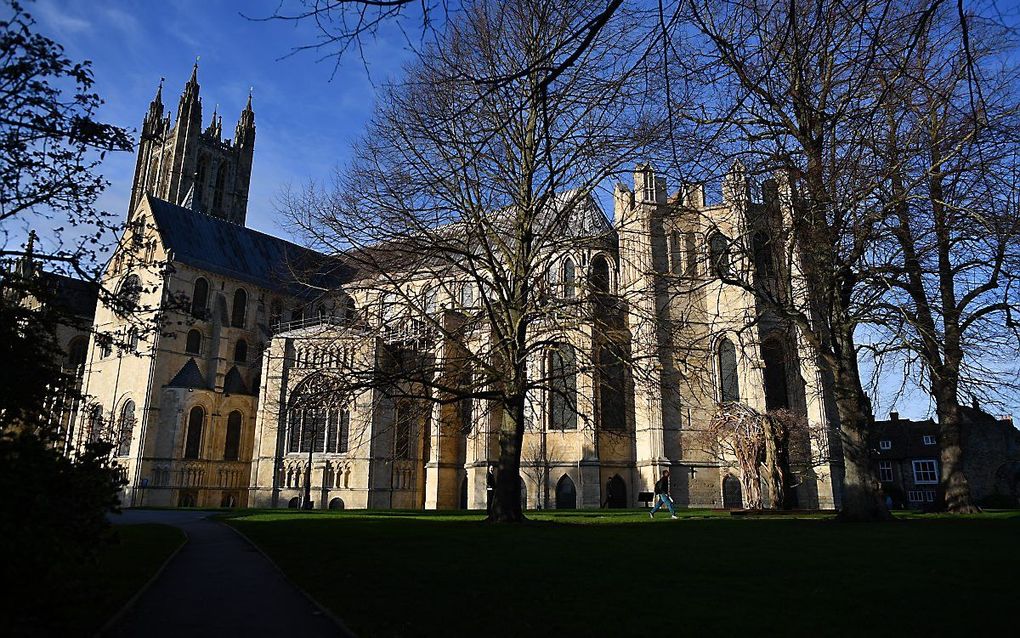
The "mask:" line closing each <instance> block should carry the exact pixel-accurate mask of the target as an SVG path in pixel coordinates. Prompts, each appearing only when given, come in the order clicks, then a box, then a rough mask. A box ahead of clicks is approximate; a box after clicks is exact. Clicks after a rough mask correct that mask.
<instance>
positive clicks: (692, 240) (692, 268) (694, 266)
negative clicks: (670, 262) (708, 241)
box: [684, 233, 698, 277]
mask: <svg viewBox="0 0 1020 638" xmlns="http://www.w3.org/2000/svg"><path fill="white" fill-rule="evenodd" d="M684 252H686V258H687V266H686V268H685V270H684V275H686V276H688V277H697V276H698V238H697V237H695V235H694V233H684Z"/></svg>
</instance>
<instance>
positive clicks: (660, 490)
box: [655, 476, 669, 494]
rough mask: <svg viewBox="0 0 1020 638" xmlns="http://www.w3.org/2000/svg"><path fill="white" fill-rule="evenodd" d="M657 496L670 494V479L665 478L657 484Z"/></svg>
mask: <svg viewBox="0 0 1020 638" xmlns="http://www.w3.org/2000/svg"><path fill="white" fill-rule="evenodd" d="M655 493H656V494H669V477H668V476H664V477H662V478H661V479H659V480H658V481H656V482H655Z"/></svg>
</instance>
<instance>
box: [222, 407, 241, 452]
mask: <svg viewBox="0 0 1020 638" xmlns="http://www.w3.org/2000/svg"><path fill="white" fill-rule="evenodd" d="M243 420H244V417H243V415H242V414H241V413H240V412H239V411H238V410H234V411H233V412H231V413H230V415H229V416H227V436H226V440H225V442H224V444H223V460H224V461H236V460H237V459H238V458H239V456H240V452H241V423H242V421H243Z"/></svg>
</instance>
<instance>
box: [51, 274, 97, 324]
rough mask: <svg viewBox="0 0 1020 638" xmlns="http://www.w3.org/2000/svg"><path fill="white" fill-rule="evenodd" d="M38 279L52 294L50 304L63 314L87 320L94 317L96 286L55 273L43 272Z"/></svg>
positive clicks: (89, 282)
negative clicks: (40, 279)
mask: <svg viewBox="0 0 1020 638" xmlns="http://www.w3.org/2000/svg"><path fill="white" fill-rule="evenodd" d="M40 277H41V278H42V280H43V283H44V285H45V286H46V287H48V288H50V289H51V290H52V291H53V293H54V294H53V297H52V301H51V303H53V304H54V305H55V306H57V307H58V308H60V310H62V311H63V312H64V313H66V314H68V315H71V316H74V317H80V318H83V319H89V320H91V319H92V318H93V317H95V315H96V302H97V301H98V299H99V286H98V285H97V284H95V283H93V282H91V281H83V280H81V279H75V278H74V277H68V276H67V275H61V274H59V273H55V272H43V273H41V274H40Z"/></svg>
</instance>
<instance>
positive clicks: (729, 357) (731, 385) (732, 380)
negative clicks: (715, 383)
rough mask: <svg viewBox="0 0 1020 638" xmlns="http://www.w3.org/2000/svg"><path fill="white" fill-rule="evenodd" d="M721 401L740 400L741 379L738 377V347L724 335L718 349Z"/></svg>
mask: <svg viewBox="0 0 1020 638" xmlns="http://www.w3.org/2000/svg"><path fill="white" fill-rule="evenodd" d="M717 365H718V371H719V401H720V402H722V403H731V402H735V401H740V381H739V379H738V377H737V349H736V348H735V347H734V346H733V342H732V341H730V340H729V339H727V338H726V337H723V338H722V339H720V340H719V351H718V361H717Z"/></svg>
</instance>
